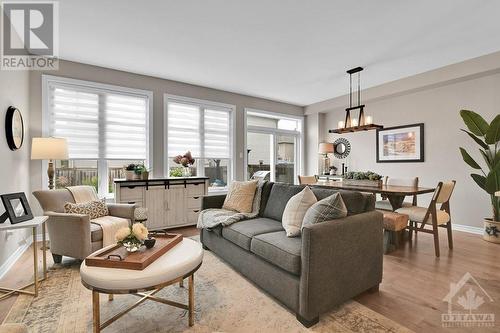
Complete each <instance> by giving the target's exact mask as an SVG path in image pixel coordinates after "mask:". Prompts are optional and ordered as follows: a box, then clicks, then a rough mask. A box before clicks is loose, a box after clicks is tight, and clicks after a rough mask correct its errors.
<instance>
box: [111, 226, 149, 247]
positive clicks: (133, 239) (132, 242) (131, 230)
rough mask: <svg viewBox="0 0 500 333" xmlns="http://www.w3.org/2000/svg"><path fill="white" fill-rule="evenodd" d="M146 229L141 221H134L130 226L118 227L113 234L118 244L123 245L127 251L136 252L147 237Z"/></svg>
mask: <svg viewBox="0 0 500 333" xmlns="http://www.w3.org/2000/svg"><path fill="white" fill-rule="evenodd" d="M148 234H149V232H148V229H147V228H146V227H145V226H144V225H143V224H142V223H134V224H133V225H132V226H130V227H124V228H121V229H119V230H118V231H117V232H116V234H115V239H116V242H117V243H118V244H121V245H123V247H125V249H126V250H127V251H128V252H136V251H138V250H139V249H140V248H141V246H142V245H143V244H144V240H145V239H147V238H148Z"/></svg>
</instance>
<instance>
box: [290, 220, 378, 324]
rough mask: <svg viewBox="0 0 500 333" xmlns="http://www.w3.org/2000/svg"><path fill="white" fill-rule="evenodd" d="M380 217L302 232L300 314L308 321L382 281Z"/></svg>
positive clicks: (321, 225) (333, 223) (332, 223)
mask: <svg viewBox="0 0 500 333" xmlns="http://www.w3.org/2000/svg"><path fill="white" fill-rule="evenodd" d="M382 219H383V215H382V213H380V212H377V211H370V212H365V213H361V214H356V215H351V216H348V217H345V218H342V219H338V220H334V221H328V222H323V223H318V224H313V225H310V226H306V227H304V229H303V230H302V254H301V255H302V259H301V260H302V266H301V280H300V291H299V302H300V304H299V309H300V311H299V312H300V314H301V315H302V316H303V317H304V318H306V319H311V318H315V317H316V316H318V314H320V313H323V312H325V311H328V310H330V309H332V308H333V307H335V306H337V305H339V304H341V303H342V302H345V301H346V300H349V299H351V298H353V297H354V296H356V295H358V294H360V293H362V292H363V291H365V290H367V289H370V288H372V287H375V286H378V284H379V283H380V282H381V281H382V261H383V220H382Z"/></svg>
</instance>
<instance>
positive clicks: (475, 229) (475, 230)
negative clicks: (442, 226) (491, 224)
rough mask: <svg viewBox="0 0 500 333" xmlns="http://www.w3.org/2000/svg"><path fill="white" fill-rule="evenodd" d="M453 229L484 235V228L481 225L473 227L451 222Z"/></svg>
mask: <svg viewBox="0 0 500 333" xmlns="http://www.w3.org/2000/svg"><path fill="white" fill-rule="evenodd" d="M451 226H452V229H453V230H457V231H462V232H468V233H470V234H475V235H482V234H483V233H484V229H483V228H479V227H471V226H470V225H463V224H453V223H452V224H451Z"/></svg>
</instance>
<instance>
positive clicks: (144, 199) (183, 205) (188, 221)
mask: <svg viewBox="0 0 500 333" xmlns="http://www.w3.org/2000/svg"><path fill="white" fill-rule="evenodd" d="M114 184H115V201H116V202H117V203H135V204H136V205H137V207H146V208H147V209H148V220H147V221H146V222H145V224H146V227H147V228H148V229H150V230H156V229H168V228H176V227H182V226H188V225H195V224H196V222H197V221H198V214H199V212H200V210H201V199H202V197H203V196H205V195H207V193H208V178H207V177H187V178H162V179H150V180H121V179H115V180H114Z"/></svg>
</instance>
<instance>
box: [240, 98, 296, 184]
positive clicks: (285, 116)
mask: <svg viewBox="0 0 500 333" xmlns="http://www.w3.org/2000/svg"><path fill="white" fill-rule="evenodd" d="M249 113H251V114H252V113H256V114H261V115H264V116H267V117H268V118H273V119H293V120H297V121H299V126H300V130H299V131H293V130H284V129H278V128H269V127H264V126H253V125H248V123H247V120H248V114H249ZM304 121H305V117H304V116H297V115H291V114H286V113H281V112H272V111H266V110H259V109H254V108H245V109H244V110H243V133H244V137H243V147H244V152H245V153H244V154H243V167H244V170H243V176H244V177H245V180H246V179H248V154H247V153H246V152H247V151H248V143H247V135H248V132H249V131H250V132H253V133H262V134H271V135H273V136H274V145H275V146H276V135H278V134H283V135H293V136H295V137H296V138H297V139H298V140H299V144H298V145H296V149H295V150H296V153H297V159H296V160H297V163H296V164H298V165H295V169H296V173H297V175H301V174H302V173H303V170H304V148H305V146H304ZM275 150H276V149H275ZM273 157H274V160H273V161H272V164H273V165H272V166H271V172H274V171H273V168H274V165H275V164H276V160H277V151H274V152H273ZM297 183H298V180H297V177H294V184H297Z"/></svg>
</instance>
